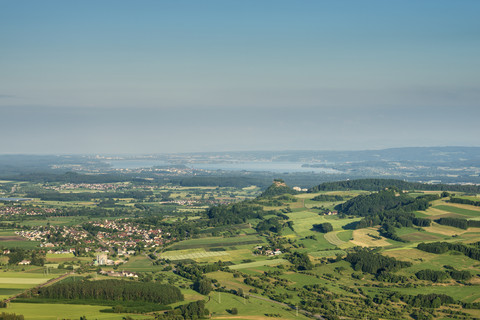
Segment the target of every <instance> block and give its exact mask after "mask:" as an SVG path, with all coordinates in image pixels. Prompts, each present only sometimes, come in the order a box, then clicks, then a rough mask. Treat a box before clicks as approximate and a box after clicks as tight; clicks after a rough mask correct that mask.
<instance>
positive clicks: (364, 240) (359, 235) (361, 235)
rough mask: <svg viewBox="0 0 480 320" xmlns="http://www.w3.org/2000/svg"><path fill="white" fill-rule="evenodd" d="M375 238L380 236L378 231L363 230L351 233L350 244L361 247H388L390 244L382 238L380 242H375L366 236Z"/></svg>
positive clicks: (372, 229) (373, 229)
mask: <svg viewBox="0 0 480 320" xmlns="http://www.w3.org/2000/svg"><path fill="white" fill-rule="evenodd" d="M369 233H370V234H372V235H375V236H380V234H379V233H378V231H377V230H376V229H375V228H364V229H358V230H354V231H353V240H351V241H350V242H351V243H353V244H355V245H357V246H362V247H385V246H389V245H390V243H389V242H388V241H387V240H386V239H385V238H383V237H382V239H380V240H376V239H374V238H372V237H370V236H369V235H368V234H369Z"/></svg>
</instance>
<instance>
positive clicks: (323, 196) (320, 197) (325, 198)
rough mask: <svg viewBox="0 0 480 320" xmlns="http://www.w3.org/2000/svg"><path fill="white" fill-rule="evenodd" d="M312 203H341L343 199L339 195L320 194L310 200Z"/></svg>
mask: <svg viewBox="0 0 480 320" xmlns="http://www.w3.org/2000/svg"><path fill="white" fill-rule="evenodd" d="M312 200H313V201H324V202H326V201H343V200H344V198H343V197H342V196H340V195H330V194H321V195H318V196H316V197H313V198H312Z"/></svg>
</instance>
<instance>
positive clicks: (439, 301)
mask: <svg viewBox="0 0 480 320" xmlns="http://www.w3.org/2000/svg"><path fill="white" fill-rule="evenodd" d="M400 299H401V300H402V301H403V302H405V303H407V304H409V305H411V306H414V307H419V308H439V307H440V306H443V305H444V304H453V303H455V300H454V299H453V298H452V297H450V296H447V295H445V294H436V293H431V294H418V295H416V296H411V295H404V296H401V298H400Z"/></svg>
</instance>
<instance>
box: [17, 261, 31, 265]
mask: <svg viewBox="0 0 480 320" xmlns="http://www.w3.org/2000/svg"><path fill="white" fill-rule="evenodd" d="M30 263H32V262H31V261H30V260H22V261H20V262H19V263H18V264H19V265H22V266H25V265H29V264H30Z"/></svg>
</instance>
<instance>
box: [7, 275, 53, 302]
mask: <svg viewBox="0 0 480 320" xmlns="http://www.w3.org/2000/svg"><path fill="white" fill-rule="evenodd" d="M57 276H58V275H48V276H47V275H44V274H43V273H30V272H15V271H7V270H4V271H3V272H0V298H1V299H6V298H9V297H11V296H13V295H15V294H18V293H21V292H23V291H24V290H26V289H30V288H33V287H36V286H38V285H39V284H42V283H45V282H47V281H48V280H50V279H52V278H55V277H57Z"/></svg>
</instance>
